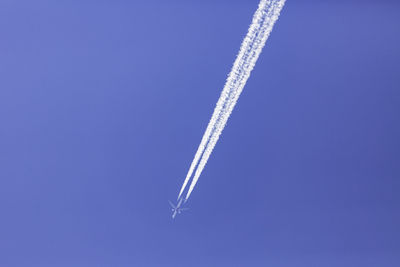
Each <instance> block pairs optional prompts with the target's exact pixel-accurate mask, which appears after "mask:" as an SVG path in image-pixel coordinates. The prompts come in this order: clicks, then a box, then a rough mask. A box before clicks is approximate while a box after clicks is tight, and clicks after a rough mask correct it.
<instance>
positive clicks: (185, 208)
mask: <svg viewBox="0 0 400 267" xmlns="http://www.w3.org/2000/svg"><path fill="white" fill-rule="evenodd" d="M188 209H189V208H180V210H188Z"/></svg>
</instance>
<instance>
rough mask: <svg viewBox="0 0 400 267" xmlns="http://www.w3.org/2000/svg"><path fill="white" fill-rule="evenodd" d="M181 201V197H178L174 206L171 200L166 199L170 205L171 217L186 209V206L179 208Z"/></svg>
mask: <svg viewBox="0 0 400 267" xmlns="http://www.w3.org/2000/svg"><path fill="white" fill-rule="evenodd" d="M182 201H183V198H180V199H179V201H178V204H176V206H174V204H172V203H171V201H168V202H169V204H170V205H171V207H172V219H174V218H175V216H176V214H180V213H181V212H182V211H184V210H188V208H181V205H182Z"/></svg>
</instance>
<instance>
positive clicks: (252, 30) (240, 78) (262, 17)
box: [178, 0, 285, 200]
mask: <svg viewBox="0 0 400 267" xmlns="http://www.w3.org/2000/svg"><path fill="white" fill-rule="evenodd" d="M284 4H285V0H261V1H260V3H259V5H258V9H257V11H256V12H255V14H254V16H253V21H252V23H251V25H250V27H249V30H248V32H247V35H246V37H245V38H244V40H243V42H242V45H241V47H240V50H239V53H238V55H237V57H236V60H235V62H234V64H233V67H232V70H231V72H230V73H229V76H228V79H227V81H226V83H225V86H224V88H223V90H222V93H221V96H220V98H219V99H218V102H217V105H216V107H215V109H214V113H213V115H212V117H211V120H210V122H209V123H208V126H207V129H206V131H205V133H204V135H203V138H202V140H201V143H200V145H199V148H198V149H197V152H196V154H195V157H194V159H193V162H192V164H191V166H190V168H189V171H188V173H187V175H186V179H185V181H184V183H183V185H182V188H181V190H180V192H179V195H178V198H180V197H181V195H182V193H183V191H184V190H185V188H186V185H187V183H188V181H189V180H190V177H191V176H192V174H193V171H194V169H195V168H196V166H197V169H196V172H195V174H194V177H193V180H192V183H191V184H190V187H189V190H188V192H187V194H186V197H185V200H187V199H188V198H189V196H190V194H191V193H192V191H193V189H194V186H195V185H196V183H197V181H198V179H199V177H200V175H201V173H202V171H203V169H204V167H205V165H206V164H207V161H208V159H209V157H210V155H211V153H212V151H213V149H214V147H215V145H216V143H217V141H218V139H219V136H220V135H221V133H222V130H223V129H224V127H225V125H226V122H227V121H228V118H229V116H230V115H231V113H232V110H233V108H234V107H235V105H236V102H237V100H238V98H239V96H240V94H241V92H242V90H243V88H244V86H245V84H246V82H247V79H248V78H249V76H250V73H251V71H252V70H253V68H254V66H255V64H256V61H257V59H258V57H259V55H260V53H261V50H262V48H263V47H264V45H265V42H266V41H267V39H268V36H269V34H270V33H271V31H272V28H273V26H274V24H275V22H276V20H277V19H278V17H279V13H280V11H281V9H282V8H283V5H284ZM199 160H200V163H199ZM197 164H198V165H197Z"/></svg>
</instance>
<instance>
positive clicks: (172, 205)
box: [168, 200, 176, 209]
mask: <svg viewBox="0 0 400 267" xmlns="http://www.w3.org/2000/svg"><path fill="white" fill-rule="evenodd" d="M168 202H169V204H170V205H171V207H172V208H174V209H176V207H175V206H174V204H172V203H171V201H169V200H168Z"/></svg>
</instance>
